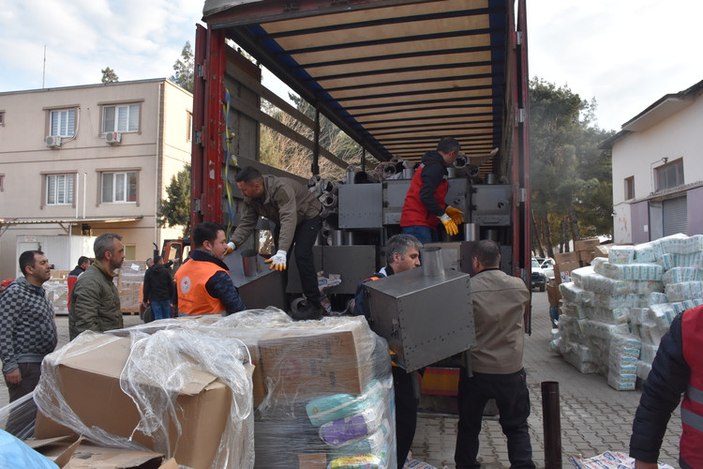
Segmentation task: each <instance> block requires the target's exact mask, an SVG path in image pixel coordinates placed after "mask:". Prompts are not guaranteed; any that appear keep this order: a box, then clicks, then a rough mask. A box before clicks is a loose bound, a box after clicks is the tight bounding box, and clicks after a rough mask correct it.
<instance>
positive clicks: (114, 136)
mask: <svg viewBox="0 0 703 469" xmlns="http://www.w3.org/2000/svg"><path fill="white" fill-rule="evenodd" d="M121 141H122V134H121V133H119V132H107V133H106V134H105V142H106V143H109V144H110V145H114V144H116V143H120V142H121Z"/></svg>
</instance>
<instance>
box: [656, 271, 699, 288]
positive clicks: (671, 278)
mask: <svg viewBox="0 0 703 469" xmlns="http://www.w3.org/2000/svg"><path fill="white" fill-rule="evenodd" d="M700 280H702V278H701V269H700V268H698V267H672V268H671V269H669V270H667V271H666V272H665V273H664V275H662V282H664V284H669V283H681V282H694V281H700Z"/></svg>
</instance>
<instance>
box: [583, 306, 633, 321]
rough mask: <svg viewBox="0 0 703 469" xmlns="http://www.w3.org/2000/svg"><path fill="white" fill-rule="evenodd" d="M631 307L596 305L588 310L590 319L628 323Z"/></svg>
mask: <svg viewBox="0 0 703 469" xmlns="http://www.w3.org/2000/svg"><path fill="white" fill-rule="evenodd" d="M629 311H630V308H627V307H624V308H604V307H602V306H596V307H592V308H589V309H588V310H587V315H588V318H589V319H592V320H594V321H600V322H604V323H607V324H627V316H628V312H629Z"/></svg>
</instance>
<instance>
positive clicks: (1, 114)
mask: <svg viewBox="0 0 703 469" xmlns="http://www.w3.org/2000/svg"><path fill="white" fill-rule="evenodd" d="M4 126H5V111H0V127H4Z"/></svg>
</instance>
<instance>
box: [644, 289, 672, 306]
mask: <svg viewBox="0 0 703 469" xmlns="http://www.w3.org/2000/svg"><path fill="white" fill-rule="evenodd" d="M668 301H669V299H668V298H667V297H666V294H664V293H660V292H652V293H650V294H649V296H648V297H647V305H648V306H651V305H660V304H663V303H666V302H668Z"/></svg>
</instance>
